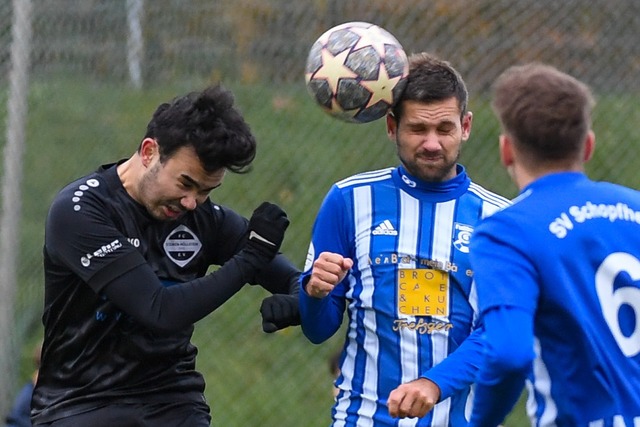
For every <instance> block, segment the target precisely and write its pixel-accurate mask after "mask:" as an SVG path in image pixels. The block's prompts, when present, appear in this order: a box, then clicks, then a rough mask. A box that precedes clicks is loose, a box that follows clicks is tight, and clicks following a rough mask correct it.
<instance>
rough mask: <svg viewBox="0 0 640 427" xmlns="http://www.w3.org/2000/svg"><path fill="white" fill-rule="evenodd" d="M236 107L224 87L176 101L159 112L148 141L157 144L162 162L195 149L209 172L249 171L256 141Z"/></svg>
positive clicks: (147, 136)
mask: <svg viewBox="0 0 640 427" xmlns="http://www.w3.org/2000/svg"><path fill="white" fill-rule="evenodd" d="M233 104H234V97H233V94H232V93H231V92H230V91H228V90H227V89H225V88H223V87H222V86H221V85H216V86H212V87H209V88H207V89H205V90H203V91H202V92H191V93H189V94H187V95H184V96H181V97H178V98H175V99H173V100H172V101H171V102H169V103H164V104H162V105H160V106H159V107H158V108H157V109H156V111H155V113H154V114H153V117H152V118H151V121H150V122H149V124H148V125H147V132H146V134H145V138H153V139H155V140H156V141H157V143H158V146H159V150H160V161H161V162H164V161H165V160H166V159H168V158H169V157H171V156H172V155H173V154H174V153H175V152H176V150H178V149H179V148H181V147H184V146H192V147H193V148H194V149H195V151H196V154H197V155H198V158H199V159H200V161H201V162H202V166H203V168H204V169H205V170H206V171H207V172H212V171H216V170H220V169H228V170H230V171H232V172H236V173H244V172H248V171H249V166H250V164H251V162H252V161H253V159H254V158H255V155H256V140H255V137H254V136H253V134H252V133H251V129H250V128H249V125H248V124H247V123H246V122H245V120H244V118H243V117H242V114H241V113H240V112H239V111H238V110H237V109H236V108H235V107H234V105H233Z"/></svg>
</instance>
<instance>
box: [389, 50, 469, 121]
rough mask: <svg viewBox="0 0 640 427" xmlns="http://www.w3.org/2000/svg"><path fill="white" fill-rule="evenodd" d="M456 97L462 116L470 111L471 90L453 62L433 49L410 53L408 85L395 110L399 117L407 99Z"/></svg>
mask: <svg viewBox="0 0 640 427" xmlns="http://www.w3.org/2000/svg"><path fill="white" fill-rule="evenodd" d="M454 97H455V98H456V99H457V101H458V107H459V108H460V117H463V116H464V115H465V114H466V112H467V103H468V99H469V93H468V91H467V86H466V85H465V83H464V80H463V79H462V77H461V76H460V73H458V71H457V70H456V69H455V68H453V66H452V65H451V64H450V63H449V62H447V61H444V60H441V59H439V58H437V57H436V56H434V55H432V54H430V53H426V52H421V53H414V54H412V55H410V56H409V77H408V78H407V86H406V87H405V89H404V91H403V92H402V96H401V97H400V99H399V102H397V103H396V104H395V106H394V108H393V110H392V112H393V115H394V117H395V118H396V120H398V121H399V120H400V117H401V116H402V112H403V111H402V107H403V105H402V104H403V101H417V102H420V103H425V104H430V103H432V102H438V101H444V100H446V99H449V98H454Z"/></svg>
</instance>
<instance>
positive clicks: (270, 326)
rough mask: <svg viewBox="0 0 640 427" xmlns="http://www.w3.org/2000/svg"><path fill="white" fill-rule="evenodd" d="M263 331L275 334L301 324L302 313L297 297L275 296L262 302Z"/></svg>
mask: <svg viewBox="0 0 640 427" xmlns="http://www.w3.org/2000/svg"><path fill="white" fill-rule="evenodd" d="M260 314H262V330H263V331H265V332H266V333H271V332H275V331H277V330H279V329H283V328H286V327H287V326H296V325H299V324H300V311H299V309H298V297H297V296H296V295H288V294H275V295H271V296H270V297H267V298H265V299H263V300H262V305H261V306H260Z"/></svg>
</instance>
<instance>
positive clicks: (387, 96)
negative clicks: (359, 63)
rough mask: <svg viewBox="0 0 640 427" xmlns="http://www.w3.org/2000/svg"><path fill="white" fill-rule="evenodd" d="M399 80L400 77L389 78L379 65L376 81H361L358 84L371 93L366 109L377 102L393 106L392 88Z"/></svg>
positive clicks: (383, 68) (385, 69) (382, 66)
mask: <svg viewBox="0 0 640 427" xmlns="http://www.w3.org/2000/svg"><path fill="white" fill-rule="evenodd" d="M401 78H402V76H398V77H394V78H389V73H387V67H385V66H384V64H381V65H380V69H379V75H378V78H377V79H376V80H362V81H361V82H360V84H361V85H362V86H364V87H366V88H367V89H368V90H369V92H371V99H370V100H369V103H368V104H367V108H368V107H371V106H372V105H375V104H376V103H377V102H378V101H384V102H386V103H387V104H389V105H391V104H393V88H394V87H395V86H396V84H397V83H398V82H399V81H400V79H401Z"/></svg>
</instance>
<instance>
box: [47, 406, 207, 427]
mask: <svg viewBox="0 0 640 427" xmlns="http://www.w3.org/2000/svg"><path fill="white" fill-rule="evenodd" d="M210 424H211V415H210V414H209V407H208V406H207V405H206V404H199V403H194V402H175V403H149V404H114V405H109V406H104V407H102V408H97V409H94V410H91V411H88V412H83V413H81V414H77V415H73V416H71V417H67V418H62V419H59V420H56V421H53V422H51V423H47V424H38V425H42V426H49V427H114V426H117V427H158V426H163V427H164V426H166V427H209V426H210Z"/></svg>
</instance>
